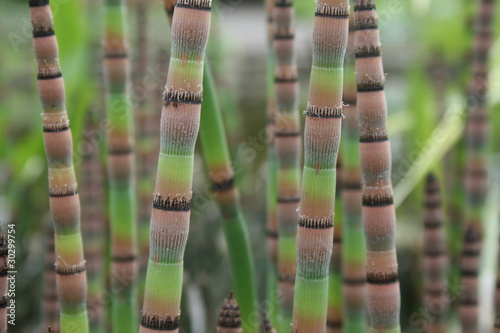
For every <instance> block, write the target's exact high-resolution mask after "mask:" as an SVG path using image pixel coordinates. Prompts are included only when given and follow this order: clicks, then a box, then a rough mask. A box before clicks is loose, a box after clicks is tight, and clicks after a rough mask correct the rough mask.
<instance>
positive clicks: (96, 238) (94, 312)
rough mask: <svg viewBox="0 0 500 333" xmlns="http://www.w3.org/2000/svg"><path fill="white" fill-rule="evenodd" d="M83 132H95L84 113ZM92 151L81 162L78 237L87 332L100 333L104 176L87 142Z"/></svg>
mask: <svg viewBox="0 0 500 333" xmlns="http://www.w3.org/2000/svg"><path fill="white" fill-rule="evenodd" d="M85 130H86V132H87V133H93V132H94V131H95V130H97V127H96V122H95V120H94V119H92V114H91V113H90V112H89V113H88V114H87V119H86V126H85ZM88 145H89V146H90V147H92V150H91V151H90V152H89V153H88V154H86V155H85V156H83V161H82V179H83V183H82V190H81V195H82V207H83V209H82V219H83V220H84V221H85V224H84V225H83V226H82V235H83V239H84V241H85V248H84V253H85V258H86V259H87V279H88V292H87V311H88V314H89V325H90V330H91V332H93V333H98V332H103V331H104V311H105V310H104V306H103V305H104V304H103V303H104V302H103V300H102V299H101V295H102V290H103V288H104V256H105V249H104V244H105V242H106V237H105V235H106V232H105V229H106V227H105V217H104V177H103V174H102V168H101V166H102V163H101V160H100V156H99V146H98V145H97V143H96V142H91V141H89V142H88Z"/></svg>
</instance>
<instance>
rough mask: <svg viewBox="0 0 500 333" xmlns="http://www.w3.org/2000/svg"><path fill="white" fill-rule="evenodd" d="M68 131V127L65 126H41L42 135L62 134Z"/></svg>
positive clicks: (61, 124)
mask: <svg viewBox="0 0 500 333" xmlns="http://www.w3.org/2000/svg"><path fill="white" fill-rule="evenodd" d="M67 130H69V126H68V125H67V124H63V123H60V124H47V125H46V124H43V132H44V133H57V132H64V131H67Z"/></svg>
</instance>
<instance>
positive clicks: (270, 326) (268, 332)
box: [262, 313, 276, 333]
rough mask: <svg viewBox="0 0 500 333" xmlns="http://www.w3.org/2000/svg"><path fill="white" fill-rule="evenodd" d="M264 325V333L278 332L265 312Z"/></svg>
mask: <svg viewBox="0 0 500 333" xmlns="http://www.w3.org/2000/svg"><path fill="white" fill-rule="evenodd" d="M262 327H263V328H264V333H276V329H275V328H274V326H273V323H271V321H270V320H269V319H268V318H267V316H266V314H265V313H263V315H262Z"/></svg>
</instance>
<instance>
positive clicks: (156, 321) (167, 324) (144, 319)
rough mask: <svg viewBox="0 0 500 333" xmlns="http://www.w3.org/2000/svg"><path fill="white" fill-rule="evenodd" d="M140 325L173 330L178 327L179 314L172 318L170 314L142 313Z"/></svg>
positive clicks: (159, 329) (157, 329)
mask: <svg viewBox="0 0 500 333" xmlns="http://www.w3.org/2000/svg"><path fill="white" fill-rule="evenodd" d="M141 326H142V327H146V328H149V329H152V330H156V331H173V330H176V329H178V328H179V316H176V317H174V318H172V317H170V316H160V315H149V314H147V313H142V314H141Z"/></svg>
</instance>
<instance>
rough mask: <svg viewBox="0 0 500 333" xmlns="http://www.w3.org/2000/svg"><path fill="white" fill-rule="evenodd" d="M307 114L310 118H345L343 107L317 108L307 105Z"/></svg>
mask: <svg viewBox="0 0 500 333" xmlns="http://www.w3.org/2000/svg"><path fill="white" fill-rule="evenodd" d="M305 114H306V115H307V116H309V117H316V118H343V117H344V115H343V114H342V106H334V107H327V106H316V105H311V104H308V105H307V110H306V111H305Z"/></svg>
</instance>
